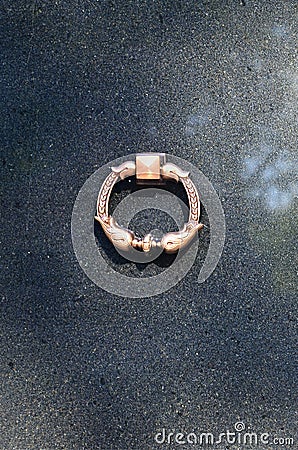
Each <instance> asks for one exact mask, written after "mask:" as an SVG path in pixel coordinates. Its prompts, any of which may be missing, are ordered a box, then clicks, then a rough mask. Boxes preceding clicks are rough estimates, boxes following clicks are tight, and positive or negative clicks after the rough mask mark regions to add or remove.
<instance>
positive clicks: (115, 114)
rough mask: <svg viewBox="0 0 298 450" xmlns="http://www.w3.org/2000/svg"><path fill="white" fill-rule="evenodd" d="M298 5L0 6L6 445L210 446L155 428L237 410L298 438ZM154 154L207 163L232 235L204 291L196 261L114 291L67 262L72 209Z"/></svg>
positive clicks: (20, 448) (213, 421)
mask: <svg viewBox="0 0 298 450" xmlns="http://www.w3.org/2000/svg"><path fill="white" fill-rule="evenodd" d="M297 7H298V4H297V2H296V1H295V0H292V1H288V0H284V1H275V0H273V1H270V2H265V1H261V0H259V1H257V0H256V1H252V0H245V1H244V0H241V1H238V0H227V1H224V2H220V1H215V0H213V1H188V2H182V1H180V0H177V1H172V2H170V1H164V2H161V1H154V2H144V1H129V0H128V1H125V2H120V1H116V0H112V1H104V0H103V1H95V0H82V1H73V0H69V1H59V0H58V1H42V0H34V1H32V2H26V1H24V0H18V1H8V0H3V1H2V2H1V6H0V8H1V17H2V27H1V30H0V35H1V40H0V42H1V50H2V57H1V72H2V73H1V158H2V161H1V176H2V188H1V189H2V191H1V194H2V195H1V216H2V217H1V220H2V230H3V232H2V238H1V241H2V242H1V244H2V252H1V262H2V268H1V278H2V283H3V287H2V295H1V300H0V308H1V314H0V321H1V326H0V339H1V345H0V362H1V379H0V448H1V450H2V449H3V450H12V449H15V450H31V449H43V450H54V449H59V450H62V449H65V450H80V449H88V450H89V449H90V450H95V449H103V450H109V449H111V450H118V449H121V450H126V449H127V450H133V449H135V450H143V449H158V448H201V447H199V446H194V445H190V444H188V445H180V444H175V443H172V444H171V445H169V446H166V445H165V444H158V443H157V442H156V441H155V439H154V436H155V435H156V433H158V432H160V431H161V430H162V429H163V428H165V429H166V430H167V432H174V433H177V432H182V433H190V432H197V433H199V432H213V433H214V434H215V435H219V434H220V433H223V432H225V430H227V429H229V430H234V424H235V423H236V422H239V421H241V422H243V423H244V424H245V426H246V430H250V431H255V432H257V433H268V434H270V439H271V441H272V439H273V437H274V436H275V437H281V438H293V439H294V444H293V445H292V446H291V448H298V437H297V435H295V432H296V428H297V302H296V300H297V173H296V172H295V170H297V135H298V126H297V101H298V69H297V44H298V42H297V21H298V8H297ZM148 149H150V151H158V152H169V153H172V154H174V155H176V156H179V157H181V158H185V159H187V160H188V161H190V162H191V163H193V164H194V165H196V166H198V167H199V168H200V170H202V171H203V172H204V173H205V175H206V176H208V178H209V179H210V181H211V182H212V183H213V185H214V187H215V188H216V190H217V193H218V195H219V197H220V199H221V201H222V204H223V207H224V210H225V215H226V222H227V236H226V245H225V249H224V253H223V255H222V258H221V260H220V263H219V265H218V266H217V268H216V270H215V272H214V274H213V275H212V276H211V277H210V278H209V279H208V280H207V282H205V283H204V284H202V285H198V284H197V282H196V280H197V275H198V267H199V264H200V261H198V263H197V264H194V266H193V268H192V270H191V271H190V272H189V273H188V275H187V276H186V277H185V278H184V279H183V280H182V281H181V282H180V283H179V284H178V285H176V286H175V287H174V288H172V289H171V290H170V291H168V292H165V293H163V294H161V295H159V296H156V297H151V298H144V299H130V298H121V297H118V296H113V295H111V294H108V293H107V292H105V291H103V290H101V289H100V288H98V287H97V286H95V285H94V284H93V283H92V282H91V281H90V280H89V279H88V278H87V277H86V276H85V275H84V273H83V272H82V270H81V268H80V266H79V265H78V263H77V260H76V258H75V255H74V252H73V248H72V242H71V234H70V223H71V213H72V207H73V204H74V201H75V199H76V196H77V193H78V192H79V190H80V188H81V186H82V185H83V183H84V182H85V180H86V179H87V178H88V177H89V176H90V175H91V174H92V173H93V172H94V171H95V170H96V169H97V168H99V167H100V166H101V165H102V164H105V163H107V162H108V161H110V160H112V159H114V158H117V157H119V156H123V155H125V154H127V153H132V152H138V151H147V150H148ZM115 195H116V194H115ZM115 199H117V197H115ZM151 213H152V211H151ZM151 213H150V214H151ZM152 220H154V217H153V216H152ZM157 220H158V219H157ZM206 239H207V238H206ZM206 242H207V240H206V241H205V243H206ZM204 251H205V250H204ZM113 264H115V263H114V262H113ZM121 267H122V266H121ZM121 267H120V269H119V270H128V271H134V270H135V268H133V267H132V265H129V266H125V265H124V266H123V267H124V269H123V267H122V268H121ZM271 441H270V442H271ZM213 448H218V449H219V448H220V449H228V448H229V449H232V448H235V449H236V448H239V445H238V446H237V445H233V444H228V443H222V444H221V445H217V446H216V445H215V444H214V445H213ZM242 448H258V449H262V450H263V448H270V449H271V448H281V446H278V445H273V444H272V445H267V446H264V445H263V446H262V445H261V444H258V445H251V446H244V445H242V446H241V449H242ZM282 448H285V447H282ZM287 448H289V446H288V447H287Z"/></svg>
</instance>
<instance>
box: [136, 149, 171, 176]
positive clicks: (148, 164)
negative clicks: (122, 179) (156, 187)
mask: <svg viewBox="0 0 298 450" xmlns="http://www.w3.org/2000/svg"><path fill="white" fill-rule="evenodd" d="M164 161H165V153H139V154H137V155H136V180H137V183H150V182H152V181H154V182H161V181H162V180H161V165H162V164H164Z"/></svg>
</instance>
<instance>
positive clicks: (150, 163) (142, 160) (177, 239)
mask: <svg viewBox="0 0 298 450" xmlns="http://www.w3.org/2000/svg"><path fill="white" fill-rule="evenodd" d="M133 175H136V181H137V183H139V184H149V183H150V184H154V183H160V182H161V181H162V180H168V179H170V180H175V181H177V182H178V181H181V182H182V184H183V186H184V188H185V190H186V192H187V197H188V201H189V206H190V209H189V217H188V222H187V223H185V224H184V226H183V228H182V229H181V230H179V231H176V232H169V233H166V234H165V235H164V236H163V237H162V238H161V239H160V240H155V239H154V238H153V237H152V236H151V235H150V234H147V235H146V236H144V238H140V237H137V236H135V234H134V233H133V231H131V230H129V229H127V228H124V227H121V226H120V225H119V224H118V223H117V222H116V220H115V219H114V218H113V217H112V216H110V215H109V199H110V195H111V192H112V190H113V187H114V185H115V183H116V182H117V181H118V180H119V179H121V180H124V179H125V178H127V177H130V176H133ZM96 211H97V214H96V216H95V219H96V220H97V221H98V222H99V223H100V224H101V226H102V228H103V230H104V232H105V234H106V236H107V237H108V238H109V240H110V241H111V242H112V244H113V245H114V246H115V247H116V248H118V249H119V250H129V249H130V248H131V247H133V248H135V249H137V250H141V251H144V252H149V251H150V250H151V248H154V247H161V248H162V249H163V250H164V251H165V252H167V253H175V252H177V251H178V250H179V249H180V248H183V247H185V246H186V245H187V244H188V243H189V242H190V241H191V240H192V239H193V237H194V236H195V234H196V233H197V231H199V230H201V229H202V228H203V226H204V225H203V224H202V223H200V222H199V218H200V199H199V194H198V191H197V189H196V187H195V185H194V183H193V182H192V180H191V179H190V177H189V172H185V171H183V170H182V169H180V167H178V166H176V165H175V164H172V163H168V162H166V155H165V154H164V153H140V154H137V155H136V161H135V162H134V161H126V162H124V163H123V164H121V165H120V166H118V167H111V173H109V175H108V176H107V177H106V179H105V180H104V182H103V184H102V186H101V189H100V191H99V194H98V199H97V206H96Z"/></svg>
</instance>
